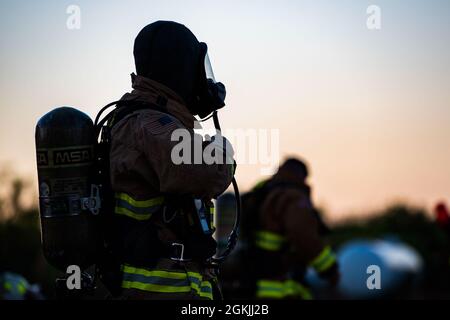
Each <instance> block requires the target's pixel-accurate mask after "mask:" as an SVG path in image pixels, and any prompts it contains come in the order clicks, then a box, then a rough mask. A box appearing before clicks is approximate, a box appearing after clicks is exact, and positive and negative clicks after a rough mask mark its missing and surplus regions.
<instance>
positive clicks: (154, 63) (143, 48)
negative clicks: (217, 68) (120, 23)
mask: <svg viewBox="0 0 450 320" xmlns="http://www.w3.org/2000/svg"><path fill="white" fill-rule="evenodd" d="M207 51H208V46H207V45H206V44H205V43H203V42H199V41H198V40H197V38H196V37H195V35H194V34H193V33H192V32H191V31H190V30H189V29H188V28H187V27H185V26H184V25H182V24H179V23H176V22H172V21H157V22H154V23H151V24H149V25H147V26H146V27H144V28H143V29H142V30H141V32H139V34H138V36H137V37H136V40H135V42H134V59H135V65H136V73H137V74H138V75H140V76H143V77H146V78H149V79H152V80H154V81H157V82H159V83H161V84H163V85H165V86H167V87H168V88H170V89H172V90H173V91H175V92H176V93H177V94H178V95H179V96H180V97H181V98H182V99H183V100H184V102H185V103H186V105H187V107H188V109H189V110H190V112H191V113H192V114H193V115H198V116H200V117H202V118H203V117H205V116H207V115H208V114H210V113H211V112H213V111H215V110H217V109H220V108H222V107H223V106H225V95H226V91H225V86H224V85H223V84H222V83H220V82H216V81H215V79H214V75H213V74H212V68H211V64H210V62H209V57H208V55H207Z"/></svg>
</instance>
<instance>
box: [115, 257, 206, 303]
mask: <svg viewBox="0 0 450 320" xmlns="http://www.w3.org/2000/svg"><path fill="white" fill-rule="evenodd" d="M123 272H124V280H123V281H122V287H123V288H126V289H131V288H133V289H139V290H144V291H149V292H163V293H180V292H190V291H191V290H194V291H195V292H196V293H197V294H198V295H199V296H200V297H203V298H208V299H212V298H213V295H212V285H211V283H210V282H209V281H204V280H203V276H202V275H201V274H200V273H198V272H192V271H189V272H182V271H179V272H177V271H166V270H148V269H141V268H136V267H132V266H128V265H125V266H123Z"/></svg>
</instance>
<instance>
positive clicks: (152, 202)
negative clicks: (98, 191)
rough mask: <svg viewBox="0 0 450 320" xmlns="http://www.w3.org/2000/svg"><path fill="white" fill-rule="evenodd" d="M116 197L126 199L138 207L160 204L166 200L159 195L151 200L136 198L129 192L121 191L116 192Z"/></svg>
mask: <svg viewBox="0 0 450 320" xmlns="http://www.w3.org/2000/svg"><path fill="white" fill-rule="evenodd" d="M116 199H121V200H123V201H126V202H128V203H129V204H131V205H132V206H133V207H136V208H148V207H153V206H156V205H160V204H162V203H163V202H164V197H157V198H153V199H149V200H135V199H133V198H132V197H130V196H129V195H128V194H126V193H119V192H118V193H116Z"/></svg>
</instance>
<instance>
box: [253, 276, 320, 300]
mask: <svg viewBox="0 0 450 320" xmlns="http://www.w3.org/2000/svg"><path fill="white" fill-rule="evenodd" d="M256 295H257V297H258V298H266V299H282V298H286V297H296V296H297V297H300V298H302V299H304V300H311V299H312V298H313V297H312V294H311V292H310V291H309V289H308V288H307V287H305V286H303V285H302V284H300V283H298V282H296V281H294V280H286V281H273V280H259V281H258V282H257V292H256Z"/></svg>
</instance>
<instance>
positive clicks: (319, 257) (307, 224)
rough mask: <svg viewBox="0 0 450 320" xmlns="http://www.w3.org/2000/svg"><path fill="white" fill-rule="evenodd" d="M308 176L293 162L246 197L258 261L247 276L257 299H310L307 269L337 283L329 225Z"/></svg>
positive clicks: (249, 234) (252, 249) (250, 234)
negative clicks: (328, 240)
mask: <svg viewBox="0 0 450 320" xmlns="http://www.w3.org/2000/svg"><path fill="white" fill-rule="evenodd" d="M307 175H308V170H307V167H306V165H305V164H304V163H303V162H301V161H299V160H297V159H289V160H287V161H286V162H285V163H284V164H283V165H281V167H280V168H279V170H278V172H277V173H276V174H275V175H274V176H273V177H272V178H270V179H269V180H266V181H263V182H260V183H259V184H257V185H256V187H255V188H254V189H253V190H252V191H251V192H250V193H249V194H247V195H244V197H243V209H244V226H243V231H244V234H243V236H244V238H246V239H247V242H249V243H250V245H249V248H250V249H249V255H250V256H251V258H250V259H252V260H253V261H254V263H253V267H252V268H251V270H250V269H249V271H248V272H252V273H253V274H252V275H250V276H251V277H252V278H253V279H254V285H253V286H254V287H253V291H254V294H255V295H256V298H259V299H312V298H313V297H312V294H311V292H310V290H309V289H308V287H307V285H306V284H305V282H304V276H305V273H306V270H307V269H308V267H312V268H314V269H315V271H316V272H317V273H318V274H319V276H320V277H322V278H324V279H326V280H328V282H329V283H330V284H331V285H336V283H337V281H338V278H339V273H338V266H337V262H336V257H335V254H334V253H333V251H332V249H331V248H330V247H329V246H328V245H326V244H325V243H324V241H323V239H322V234H323V231H324V230H326V226H325V225H324V223H323V222H322V221H321V219H320V217H319V215H318V214H317V213H316V212H315V210H314V207H313V205H312V202H311V198H310V188H309V186H308V185H307V184H306V182H305V180H306V178H307ZM245 230H247V231H245Z"/></svg>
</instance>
